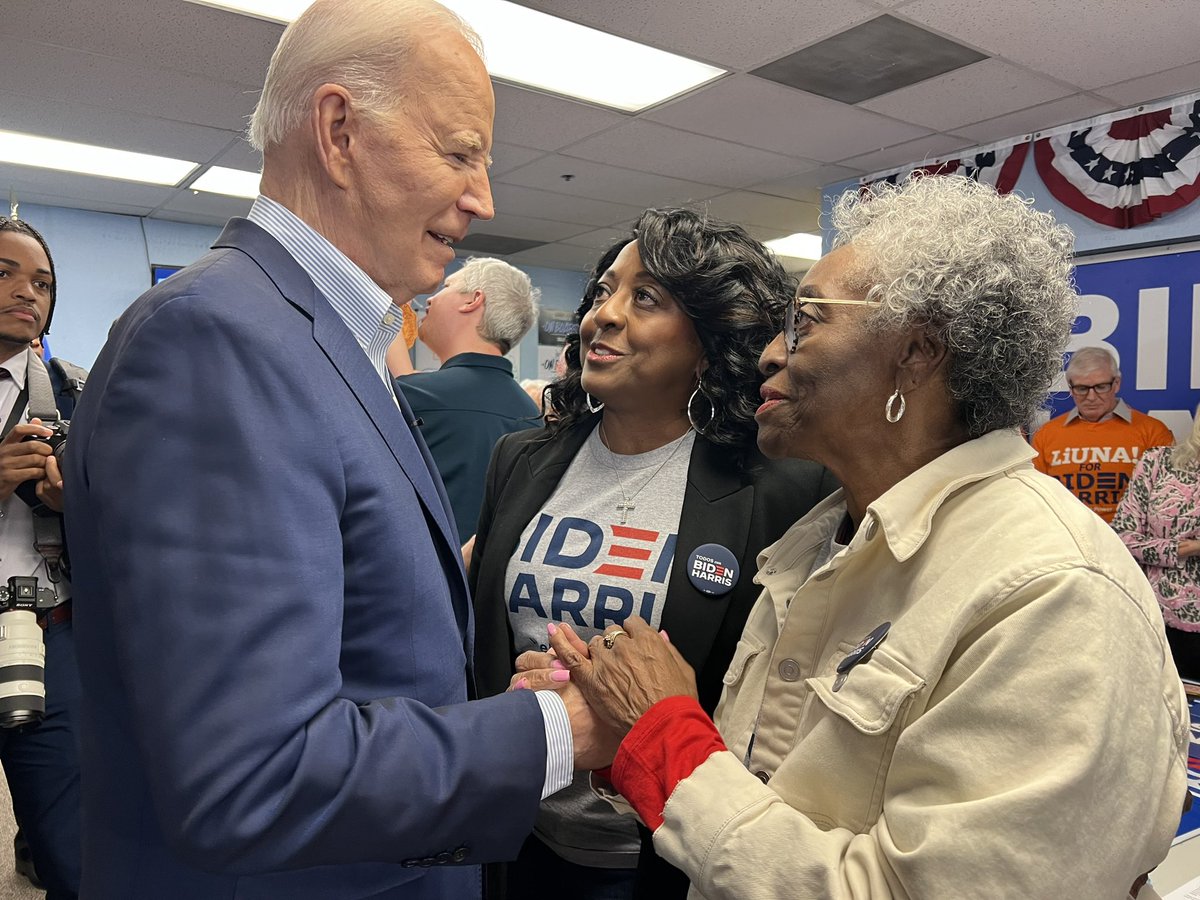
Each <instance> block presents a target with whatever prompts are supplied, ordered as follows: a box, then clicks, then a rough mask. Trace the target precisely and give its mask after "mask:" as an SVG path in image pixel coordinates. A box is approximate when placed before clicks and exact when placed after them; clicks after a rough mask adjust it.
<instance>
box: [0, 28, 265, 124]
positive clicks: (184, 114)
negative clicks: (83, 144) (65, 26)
mask: <svg viewBox="0 0 1200 900" xmlns="http://www.w3.org/2000/svg"><path fill="white" fill-rule="evenodd" d="M4 55H5V63H6V68H7V67H10V66H11V67H12V69H13V70H14V71H18V72H20V73H21V74H20V78H19V82H20V85H21V86H17V84H16V81H17V80H16V79H14V78H11V77H9V76H7V75H6V76H5V79H4V87H5V89H6V90H9V91H11V92H12V93H15V94H25V95H27V96H28V95H32V96H36V97H43V98H45V99H48V100H57V101H69V102H73V103H80V104H86V105H89V106H104V107H110V108H115V109H118V110H122V111H124V112H135V113H142V114H144V115H148V116H152V117H155V118H161V119H172V120H175V121H181V122H190V123H192V124H196V125H207V126H210V127H213V128H223V129H226V130H228V131H239V130H241V129H242V128H244V127H245V125H246V120H247V118H248V116H249V115H250V113H251V112H253V110H254V103H255V96H254V95H253V94H252V93H251V92H249V91H248V90H247V89H246V87H245V86H244V85H240V84H236V83H234V82H232V81H222V80H220V79H217V78H213V77H205V76H202V75H195V74H191V73H187V72H175V71H171V70H169V69H162V68H158V67H155V66H149V65H146V64H144V63H141V62H137V61H128V60H121V59H113V58H112V57H109V56H103V55H101V54H100V53H84V52H81V51H77V50H71V49H68V48H66V47H58V46H55V45H53V44H43V43H38V42H37V41H23V42H22V41H12V42H8V41H6V42H5V50H4Z"/></svg>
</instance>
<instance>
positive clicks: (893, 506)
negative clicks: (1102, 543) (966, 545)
mask: <svg viewBox="0 0 1200 900" xmlns="http://www.w3.org/2000/svg"><path fill="white" fill-rule="evenodd" d="M1034 455H1035V453H1034V450H1033V448H1032V447H1030V446H1029V444H1028V443H1026V441H1025V440H1024V438H1022V437H1021V436H1020V435H1019V434H1017V432H1015V431H1007V430H1001V431H992V432H989V433H988V434H985V435H983V437H979V438H975V439H974V440H971V441H967V442H966V443H963V444H959V445H958V446H957V447H955V448H954V449H952V450H948V451H947V452H945V453H943V454H942V455H941V456H939V457H938V458H937V459H935V460H933V461H932V462H929V463H927V464H925V465H924V466H922V467H921V468H920V469H918V470H917V471H915V472H913V473H912V474H911V475H909V476H908V477H907V478H905V479H904V480H903V481H901V482H900V483H899V484H896V485H893V486H892V487H891V488H890V489H889V490H887V491H886V492H885V493H884V494H883V496H881V497H879V498H877V499H876V500H875V502H874V503H872V504H871V505H870V506H868V507H867V513H866V517H865V518H864V521H863V522H861V523H859V531H862V529H863V526H865V525H866V524H867V521H868V520H874V521H875V522H876V523H878V525H877V527H879V528H880V530H881V531H882V532H883V535H884V539H885V540H886V541H887V545H888V548H889V549H890V550H891V552H892V555H893V556H895V557H896V559H898V560H900V561H901V562H903V561H904V560H906V559H908V558H909V557H911V556H912V555H913V554H914V553H916V552H917V551H918V550H920V549H921V546H922V544H924V543H925V540H926V538H928V537H929V532H930V531H931V530H932V528H933V518H934V516H935V515H936V514H937V511H938V509H939V508H941V505H942V504H943V503H944V502H945V501H946V500H947V498H949V497H950V496H951V495H952V494H954V493H955V492H956V491H959V490H961V489H962V488H964V487H966V486H967V485H970V484H974V483H976V482H979V481H983V480H985V479H988V478H992V477H993V476H996V475H999V474H1001V473H1003V472H1007V471H1009V470H1011V469H1016V468H1020V467H1024V466H1030V465H1031V464H1030V462H1029V460H1030V459H1032V458H1033V457H1034ZM845 505H846V500H845V492H844V491H843V490H842V489H840V488H839V489H838V490H836V491H834V492H833V493H832V494H830V495H829V496H828V497H826V498H825V499H824V500H822V501H821V502H820V503H818V504H817V505H816V506H814V507H813V508H812V509H811V510H810V511H809V513H808V515H806V516H804V518H802V519H801V520H800V521H799V522H797V523H796V525H795V526H794V527H793V529H792V530H791V531H789V535H795V534H804V535H806V544H805V547H806V548H808V549H811V547H812V546H816V545H818V544H820V543H821V542H822V541H823V540H825V539H826V538H827V537H828V536H829V532H830V531H831V529H834V528H836V527H837V525H838V523H839V522H840V521H841V519H842V515H843V514H844V512H845ZM822 520H823V521H822ZM817 523H820V524H819V525H818V524H817ZM784 540H787V539H786V538H785V539H781V541H780V542H778V543H777V544H776V545H773V546H771V547H768V548H767V549H766V550H764V551H763V552H762V553H761V554H759V557H758V560H759V565H760V566H762V565H764V564H765V563H766V561H767V560H768V559H770V557H771V555H772V553H773V552H774V550H775V548H776V547H777V546H779V544H781V543H783V542H784ZM789 542H790V541H789ZM810 545H811V546H810Z"/></svg>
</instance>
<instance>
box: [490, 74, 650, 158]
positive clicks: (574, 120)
mask: <svg viewBox="0 0 1200 900" xmlns="http://www.w3.org/2000/svg"><path fill="white" fill-rule="evenodd" d="M494 87H495V90H496V124H495V127H494V128H493V130H492V139H493V140H494V141H499V142H501V143H505V144H516V145H517V146H520V147H532V148H535V149H539V150H557V149H559V148H560V147H565V146H566V145H567V144H573V143H575V142H576V141H578V140H581V139H583V138H585V137H587V136H588V135H591V134H595V133H596V132H598V131H603V130H604V129H606V128H612V127H613V126H615V125H620V124H622V123H624V122H628V121H629V117H628V116H625V115H622V114H620V113H615V112H611V111H610V110H607V109H599V108H597V107H595V106H588V105H587V104H585V103H577V102H575V101H574V100H564V99H562V98H561V97H551V96H550V95H549V94H540V93H538V92H537V91H530V90H526V89H525V88H519V87H513V86H512V85H508V84H496V85H494Z"/></svg>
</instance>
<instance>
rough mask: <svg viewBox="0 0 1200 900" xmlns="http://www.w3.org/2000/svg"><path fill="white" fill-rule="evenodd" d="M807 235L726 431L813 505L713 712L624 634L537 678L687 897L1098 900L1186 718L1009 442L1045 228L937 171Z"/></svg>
mask: <svg viewBox="0 0 1200 900" xmlns="http://www.w3.org/2000/svg"><path fill="white" fill-rule="evenodd" d="M833 221H834V225H835V227H836V229H837V230H838V232H839V234H838V237H837V240H836V242H835V249H834V250H833V251H832V252H831V253H829V254H827V255H826V256H825V257H824V258H822V259H821V260H820V261H819V262H817V263H816V265H814V266H813V268H812V269H811V270H810V271H809V272H808V274H807V276H806V277H805V278H804V280H803V282H802V284H801V286H800V289H799V291H798V293H797V295H796V298H795V300H794V302H793V303H792V304H791V305H790V307H789V308H788V310H787V315H786V320H785V323H784V331H783V333H782V334H780V335H779V336H778V337H776V338H775V340H774V341H773V342H772V343H771V344H770V345H769V346H768V347H767V348H766V350H765V351H764V352H763V354H762V359H761V362H760V367H761V369H762V371H763V373H764V375H765V376H766V382H765V384H764V385H763V387H762V401H763V402H762V405H761V406H760V407H759V409H758V412H757V416H756V418H757V420H758V424H759V438H758V441H759V446H760V448H761V449H762V450H764V451H765V452H766V453H767V454H768V455H769V456H774V457H784V456H788V457H799V458H802V459H810V460H816V461H817V462H820V463H822V464H824V465H825V466H827V467H828V468H829V469H830V470H832V471H833V473H834V474H835V475H836V476H837V477H838V479H839V480H840V481H841V482H842V484H843V485H844V489H843V490H841V491H839V492H837V493H835V494H833V495H831V496H830V497H829V498H828V499H827V500H826V501H824V502H823V503H821V504H819V505H818V506H816V507H815V508H814V509H813V510H812V511H811V512H810V513H809V514H808V515H805V516H804V517H803V518H802V519H801V520H800V521H799V522H798V523H796V524H795V525H794V526H793V527H792V528H791V530H789V531H788V532H787V533H786V534H785V535H784V537H783V538H781V539H780V540H779V541H778V542H776V543H775V544H774V545H772V546H771V547H769V548H768V549H766V550H765V551H764V552H763V553H762V554H761V555H760V556H759V565H760V569H759V573H758V576H757V581H758V582H759V583H760V584H761V586H762V593H761V595H760V597H759V600H758V603H757V605H756V607H755V608H754V610H753V612H752V613H751V615H750V618H749V620H748V622H747V624H746V627H745V631H744V633H743V635H742V639H741V642H740V644H739V645H738V647H737V651H736V653H735V655H734V657H733V662H732V664H731V666H730V668H729V670H728V673H727V674H726V676H725V679H724V681H725V689H724V694H723V696H722V700H721V703H720V706H719V707H718V709H717V711H716V714H715V725H714V722H713V720H710V719H709V718H708V717H707V716H706V715H705V714H704V713H703V712H702V710H701V708H700V706H699V705H698V704H697V703H696V700H695V686H694V681H693V677H692V673H691V670H690V669H689V668H688V666H687V665H686V663H684V662H683V661H682V659H681V658H680V656H679V655H678V654H677V653H676V652H674V648H673V647H672V646H671V645H670V643H669V641H668V640H664V639H663V637H662V636H661V635H658V634H656V633H655V632H654V631H653V630H652V629H651V628H650V627H649V626H647V625H645V624H644V623H642V622H640V620H627V622H626V623H625V624H624V627H623V628H621V629H618V628H612V629H610V630H609V633H607V634H606V635H604V636H602V637H599V638H596V639H594V640H593V641H592V643H591V644H590V645H584V644H582V643H581V642H580V641H578V639H576V638H574V637H573V635H572V634H571V633H570V631H569V630H568V629H567V628H565V627H563V626H559V627H557V628H554V629H553V630H554V634H553V636H552V638H551V640H552V643H553V644H554V647H555V651H556V653H557V655H558V658H559V660H560V661H561V663H562V664H563V665H565V667H566V669H567V670H568V671H569V672H570V680H569V682H567V683H568V684H569V685H571V687H570V688H569V689H570V690H581V691H582V692H583V694H584V696H585V697H586V698H587V700H588V702H589V703H590V704H591V705H592V707H593V708H594V709H595V711H596V712H597V713H598V714H599V715H600V716H601V717H602V718H603V719H605V720H607V722H608V723H609V724H610V725H611V727H612V728H613V729H614V730H615V731H616V733H617V734H618V735H619V736H621V738H622V739H621V743H620V747H619V750H618V751H617V754H616V759H615V761H614V764H613V766H612V768H611V771H610V772H608V773H606V774H607V775H608V776H609V778H610V779H611V785H612V787H614V788H615V790H616V792H619V793H620V794H621V795H623V796H624V799H625V800H626V801H628V803H629V804H631V805H632V807H633V809H634V810H636V812H637V813H638V815H639V816H640V817H641V819H642V820H643V821H644V822H645V823H646V824H647V825H648V826H649V827H650V828H651V830H652V831H653V832H654V844H655V848H656V850H657V851H658V853H659V854H661V855H662V856H663V857H665V858H666V859H667V860H669V861H670V862H672V863H673V864H674V865H676V866H678V867H680V868H681V869H683V870H684V871H685V872H686V873H687V874H688V876H689V877H690V879H691V881H692V893H691V895H690V896H691V897H693V898H708V900H718V898H720V900H726V898H728V900H733V898H738V900H778V898H784V897H805V898H807V897H812V898H856V900H861V898H872V900H876V898H920V900H951V898H953V900H962V898H971V897H980V898H989V900H994V898H997V897H1006V898H1007V897H1011V898H1018V897H1020V898H1034V897H1073V898H1087V900H1106V898H1123V897H1125V896H1126V894H1127V893H1128V891H1129V889H1130V884H1131V883H1133V882H1134V881H1135V879H1137V878H1138V877H1139V876H1140V875H1141V873H1144V872H1146V871H1147V870H1149V869H1151V868H1152V867H1153V866H1154V865H1155V864H1156V863H1158V862H1159V861H1160V860H1161V859H1162V858H1163V856H1164V855H1165V853H1166V851H1167V848H1168V846H1169V845H1170V841H1171V838H1172V836H1173V834H1174V832H1175V828H1176V825H1177V823H1178V821H1179V814H1180V809H1181V806H1182V802H1183V798H1184V792H1185V749H1186V740H1187V738H1186V733H1187V714H1186V711H1185V705H1184V698H1183V693H1182V689H1181V686H1180V683H1179V679H1178V677H1177V675H1176V672H1175V668H1174V666H1173V665H1172V662H1171V656H1170V653H1169V651H1168V649H1167V644H1166V641H1165V639H1164V636H1163V627H1162V617H1161V616H1160V615H1159V613H1158V606H1157V603H1156V602H1155V598H1154V594H1153V592H1152V591H1151V590H1150V587H1149V585H1148V584H1147V582H1146V579H1145V578H1144V577H1143V575H1142V573H1141V572H1140V571H1139V569H1138V567H1137V565H1136V564H1135V563H1134V561H1133V560H1132V559H1131V558H1130V556H1129V554H1128V553H1127V552H1126V551H1125V549H1124V547H1123V546H1122V545H1121V543H1120V541H1119V540H1118V538H1117V537H1116V535H1115V534H1113V533H1112V531H1111V530H1110V529H1109V528H1108V526H1107V525H1105V524H1104V522H1103V521H1101V520H1100V519H1099V518H1097V517H1096V516H1095V515H1093V514H1092V513H1091V512H1089V511H1088V510H1087V509H1086V508H1085V507H1083V506H1082V505H1080V503H1079V502H1078V501H1077V500H1076V499H1075V498H1074V497H1072V496H1071V495H1070V494H1069V493H1068V492H1067V491H1066V490H1065V489H1064V488H1063V487H1062V486H1061V485H1060V484H1058V483H1057V482H1056V481H1054V480H1053V479H1051V478H1048V477H1046V476H1044V475H1042V474H1040V473H1038V472H1037V471H1036V470H1035V469H1034V468H1033V466H1032V465H1031V464H1030V457H1031V455H1032V451H1031V450H1030V448H1029V446H1028V444H1026V443H1025V442H1024V441H1023V440H1022V439H1021V437H1020V436H1019V434H1018V433H1017V428H1018V426H1019V425H1021V423H1023V422H1025V421H1027V420H1028V419H1029V418H1030V416H1031V414H1032V413H1033V412H1034V410H1035V409H1037V408H1038V406H1039V405H1040V404H1041V403H1042V402H1043V401H1044V398H1045V397H1046V395H1047V392H1048V390H1049V388H1050V385H1051V382H1052V380H1053V378H1054V376H1055V374H1056V373H1057V372H1058V370H1059V367H1060V365H1061V361H1062V352H1063V348H1064V346H1065V344H1066V340H1067V336H1068V334H1069V332H1070V329H1071V323H1072V320H1073V319H1074V316H1075V308H1076V299H1075V294H1074V291H1073V287H1072V283H1071V254H1072V238H1071V234H1070V232H1069V231H1068V230H1067V229H1066V228H1063V227H1061V226H1056V225H1055V224H1054V222H1053V221H1052V219H1051V218H1050V216H1048V215H1046V214H1044V213H1039V212H1035V211H1034V210H1032V209H1031V208H1030V206H1029V204H1028V203H1026V202H1024V201H1022V200H1020V199H1018V198H1017V197H1014V196H999V195H997V193H996V192H995V191H994V190H992V189H991V188H989V187H986V186H982V185H979V184H976V183H974V182H971V181H969V180H967V179H963V178H948V177H934V178H923V179H913V180H910V181H908V182H906V183H904V184H903V185H901V186H899V187H894V186H882V187H879V188H877V189H873V190H872V191H870V192H867V193H866V194H865V195H863V196H859V195H856V194H853V193H851V194H848V195H846V196H843V197H842V198H841V200H840V201H839V202H838V203H837V204H836V208H835V210H834V213H833ZM523 676H524V677H525V678H526V679H527V680H529V681H531V682H532V686H534V687H537V688H542V687H550V686H552V685H555V684H558V683H559V682H556V681H551V680H550V678H549V673H548V671H547V673H546V677H545V678H541V677H539V678H532V677H531V675H530V673H523ZM611 795H612V797H613V799H614V800H616V799H617V795H616V793H612V794H611Z"/></svg>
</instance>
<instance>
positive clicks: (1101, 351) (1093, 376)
mask: <svg viewBox="0 0 1200 900" xmlns="http://www.w3.org/2000/svg"><path fill="white" fill-rule="evenodd" d="M1066 374H1067V385H1068V387H1069V388H1070V390H1071V396H1072V397H1073V398H1074V399H1075V408H1074V409H1073V410H1071V411H1070V412H1066V413H1063V414H1062V415H1061V416H1057V417H1056V418H1053V419H1051V420H1050V421H1049V422H1047V423H1046V424H1045V425H1043V426H1042V427H1041V428H1039V429H1038V431H1037V433H1036V434H1035V435H1034V436H1033V448H1034V449H1035V450H1036V451H1037V453H1038V455H1037V456H1036V457H1035V458H1034V460H1033V464H1034V466H1035V467H1036V468H1037V469H1038V471H1041V472H1045V473H1046V474H1047V475H1052V476H1054V477H1055V478H1057V479H1058V480H1059V481H1061V482H1062V483H1063V485H1064V486H1065V487H1066V488H1067V490H1069V491H1070V492H1071V493H1073V494H1074V495H1075V496H1076V497H1078V498H1079V499H1080V500H1081V501H1082V502H1083V503H1084V504H1085V505H1087V506H1089V507H1091V508H1092V510H1093V511H1094V512H1095V513H1096V514H1097V515H1098V516H1100V518H1102V519H1104V521H1106V522H1111V521H1112V520H1113V516H1114V515H1116V512H1117V506H1118V505H1119V504H1120V502H1121V498H1122V497H1123V496H1125V488H1126V486H1127V485H1128V484H1129V479H1130V477H1131V476H1132V475H1133V468H1134V466H1136V465H1137V461H1138V460H1139V459H1140V458H1141V455H1142V453H1143V452H1144V451H1145V450H1147V449H1148V448H1150V447H1166V446H1170V445H1171V444H1173V443H1174V442H1175V437H1174V435H1172V434H1171V429H1170V428H1168V427H1167V426H1166V425H1165V424H1164V423H1163V422H1160V421H1159V420H1158V419H1156V418H1154V417H1153V416H1148V415H1146V414H1145V413H1140V412H1138V411H1137V410H1136V409H1132V408H1131V407H1130V406H1129V405H1128V404H1126V403H1125V401H1124V400H1121V399H1120V397H1119V396H1118V395H1119V393H1120V390H1121V370H1120V369H1119V368H1117V360H1116V358H1115V357H1114V356H1113V355H1112V353H1110V352H1109V351H1108V350H1106V349H1105V348H1104V347H1082V348H1080V349H1079V350H1076V351H1075V353H1074V354H1073V355H1072V356H1071V361H1070V362H1069V363H1067V373H1066Z"/></svg>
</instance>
